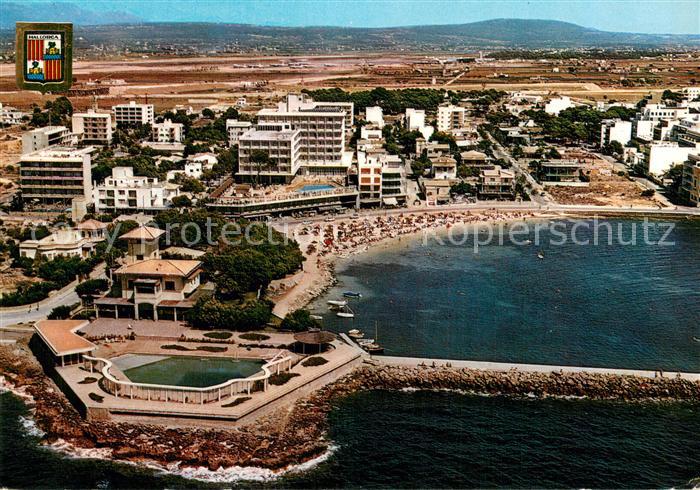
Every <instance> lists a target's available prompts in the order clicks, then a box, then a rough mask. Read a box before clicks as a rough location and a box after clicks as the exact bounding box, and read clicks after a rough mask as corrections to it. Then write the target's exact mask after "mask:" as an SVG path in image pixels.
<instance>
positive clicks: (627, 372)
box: [372, 356, 700, 381]
mask: <svg viewBox="0 0 700 490" xmlns="http://www.w3.org/2000/svg"><path fill="white" fill-rule="evenodd" d="M372 359H373V360H375V361H378V362H380V363H382V364H386V365H387V366H404V367H416V366H422V365H424V366H436V367H443V366H447V365H449V366H451V367H453V368H468V369H480V370H483V371H511V370H517V371H523V372H531V373H533V372H536V373H551V372H559V371H561V372H564V373H591V374H614V375H618V376H640V377H644V378H655V377H657V376H661V375H662V374H663V377H665V378H675V377H678V376H680V377H681V378H683V379H687V380H689V381H700V373H679V372H677V371H663V373H660V372H659V371H644V370H637V369H615V368H595V367H578V366H553V365H547V364H512V363H507V362H488V361H467V360H451V359H428V358H421V357H392V356H372Z"/></svg>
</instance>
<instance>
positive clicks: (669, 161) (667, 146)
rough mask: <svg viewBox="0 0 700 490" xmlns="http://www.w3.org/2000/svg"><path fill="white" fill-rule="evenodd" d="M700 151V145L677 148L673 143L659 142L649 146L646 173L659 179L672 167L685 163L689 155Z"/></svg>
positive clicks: (676, 144)
mask: <svg viewBox="0 0 700 490" xmlns="http://www.w3.org/2000/svg"><path fill="white" fill-rule="evenodd" d="M698 150H700V144H698V146H697V149H696V147H690V146H679V145H678V143H675V142H667V141H664V142H660V143H653V144H651V145H649V149H648V154H647V158H646V162H647V173H648V174H649V175H652V176H656V177H661V176H662V175H663V174H664V173H666V172H667V171H668V170H669V169H670V168H671V167H673V166H674V165H679V164H682V163H683V162H685V161H686V160H687V159H688V157H689V155H690V154H691V153H696V152H697V151H698Z"/></svg>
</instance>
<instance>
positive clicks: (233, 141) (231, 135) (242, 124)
mask: <svg viewBox="0 0 700 490" xmlns="http://www.w3.org/2000/svg"><path fill="white" fill-rule="evenodd" d="M252 127H253V123H252V122H250V121H239V120H238V119H226V134H227V135H228V146H235V145H237V144H238V139H239V138H240V137H241V135H242V134H243V133H245V132H246V131H248V130H249V129H251V128H252Z"/></svg>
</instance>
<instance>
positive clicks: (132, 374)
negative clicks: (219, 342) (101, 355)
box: [124, 356, 265, 388]
mask: <svg viewBox="0 0 700 490" xmlns="http://www.w3.org/2000/svg"><path fill="white" fill-rule="evenodd" d="M263 364H265V361H263V360H259V359H228V358H222V357H190V356H173V357H168V358H166V359H163V360H160V361H156V362H152V363H149V364H145V365H143V366H138V367H134V368H131V369H127V370H125V371H124V374H125V375H126V377H127V378H129V379H130V380H131V381H133V382H135V383H150V384H159V385H174V386H192V387H195V388H204V387H206V386H214V385H218V384H220V383H223V382H225V381H228V380H229V379H234V378H247V377H248V376H252V375H253V374H255V373H257V372H260V371H261V368H262V365H263Z"/></svg>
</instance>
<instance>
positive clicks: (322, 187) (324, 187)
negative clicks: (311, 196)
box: [297, 184, 335, 194]
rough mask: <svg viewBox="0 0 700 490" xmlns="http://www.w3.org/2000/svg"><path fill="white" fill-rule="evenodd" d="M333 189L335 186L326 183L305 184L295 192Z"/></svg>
mask: <svg viewBox="0 0 700 490" xmlns="http://www.w3.org/2000/svg"><path fill="white" fill-rule="evenodd" d="M333 189H335V187H333V186H332V185H327V184H314V185H311V184H307V185H305V186H303V187H301V188H300V189H297V192H299V193H302V194H304V193H307V192H319V191H332V190H333Z"/></svg>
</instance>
